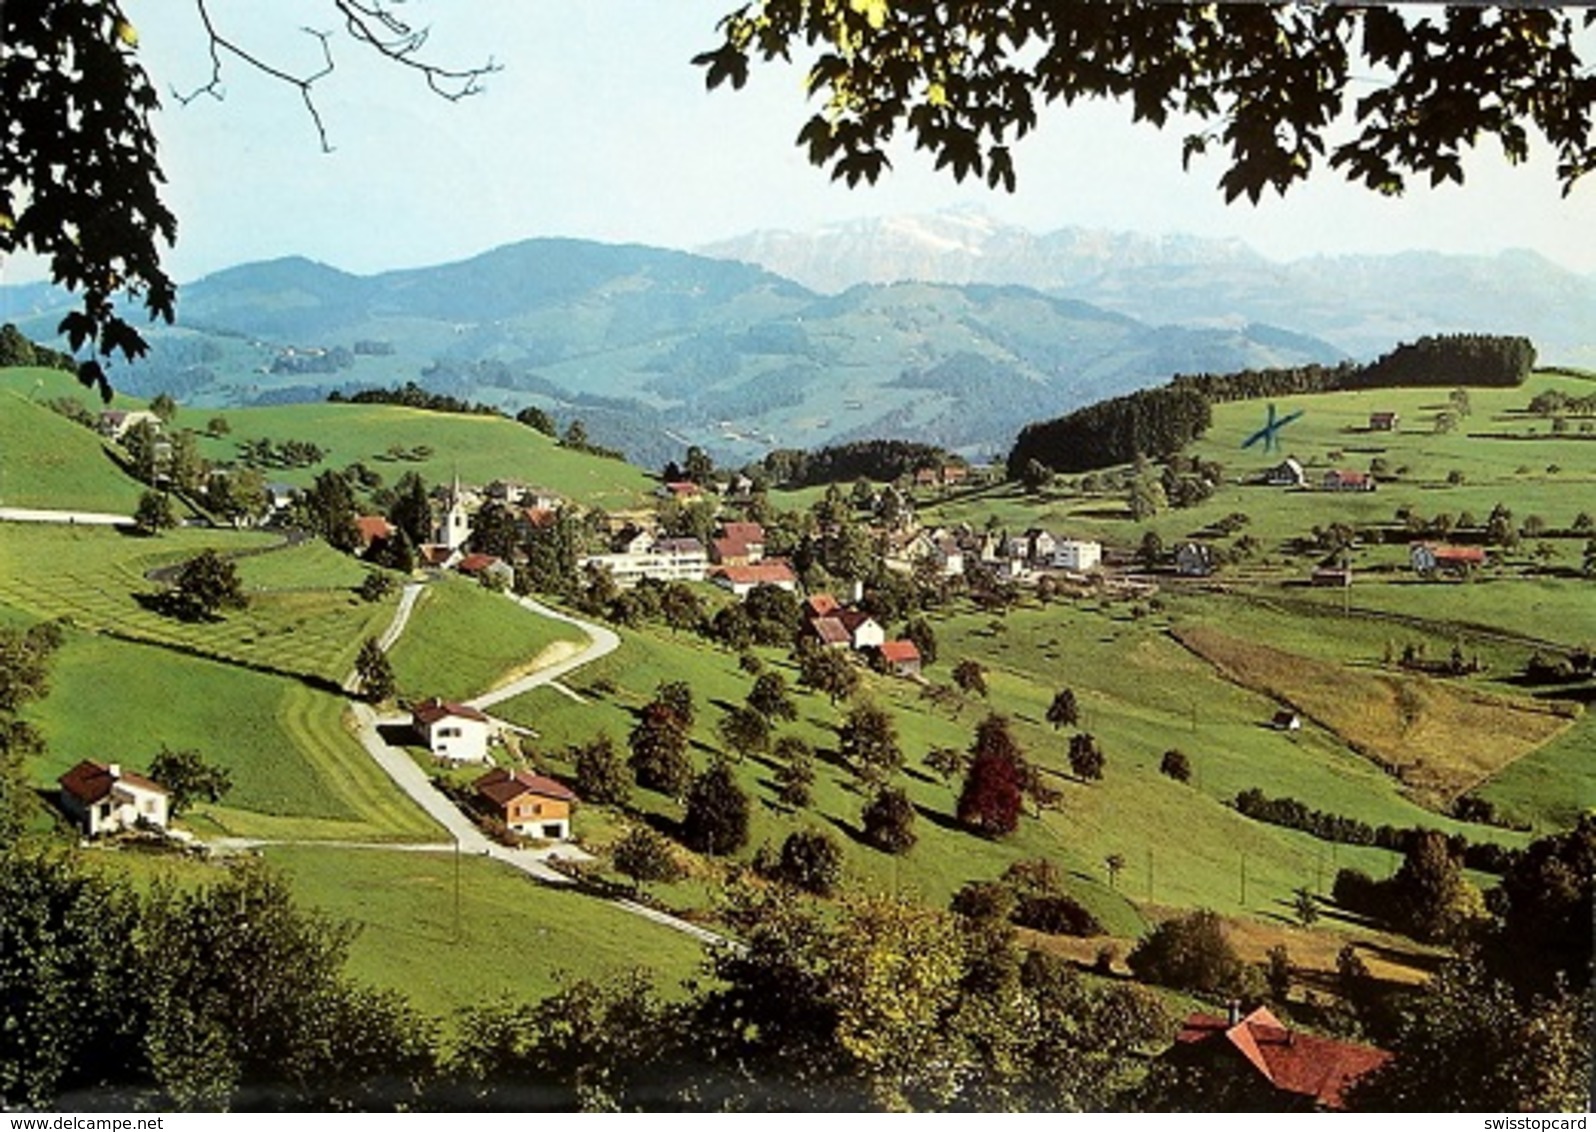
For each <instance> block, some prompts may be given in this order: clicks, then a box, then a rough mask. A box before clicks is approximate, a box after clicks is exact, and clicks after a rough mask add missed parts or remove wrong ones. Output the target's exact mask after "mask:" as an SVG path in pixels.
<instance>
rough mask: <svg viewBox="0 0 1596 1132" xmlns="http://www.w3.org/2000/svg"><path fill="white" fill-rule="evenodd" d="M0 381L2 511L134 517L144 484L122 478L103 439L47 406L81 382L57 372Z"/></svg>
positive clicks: (20, 372)
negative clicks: (24, 509) (32, 509)
mask: <svg viewBox="0 0 1596 1132" xmlns="http://www.w3.org/2000/svg"><path fill="white" fill-rule="evenodd" d="M0 375H3V377H4V380H3V381H0V506H4V507H35V508H46V509H52V510H58V511H101V512H107V513H109V514H113V515H131V514H133V509H134V508H135V507H137V506H138V502H139V495H140V494H141V493H142V491H143V490H144V488H143V485H142V484H140V483H138V482H137V481H135V480H133V479H132V478H130V477H129V476H127V475H126V474H124V473H123V471H122V469H121V467H120V466H119V465H118V464H117V463H116V461H115V460H113V459H112V458H111V455H110V453H109V451H108V450H107V449H106V447H105V444H104V443H103V442H102V441H101V439H100V437H99V436H98V435H96V434H95V433H94V432H92V431H91V430H89V429H87V428H84V427H83V426H82V425H79V424H75V423H73V422H72V421H70V420H68V419H67V418H66V417H63V416H61V415H60V414H59V413H56V412H55V411H53V410H51V409H49V408H47V407H46V406H45V405H44V404H42V403H41V401H43V400H49V399H53V398H55V397H58V396H63V395H66V394H67V393H68V392H70V390H71V389H76V388H77V383H76V382H75V381H73V380H72V379H71V377H69V376H68V375H66V374H64V373H61V372H60V371H58V370H46V369H12V370H3V371H0ZM35 383H38V384H37V386H36V387H35Z"/></svg>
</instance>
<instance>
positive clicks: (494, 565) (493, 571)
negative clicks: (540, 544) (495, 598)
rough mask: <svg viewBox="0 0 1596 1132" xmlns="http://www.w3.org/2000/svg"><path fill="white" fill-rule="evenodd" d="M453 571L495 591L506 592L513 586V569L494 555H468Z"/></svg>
mask: <svg viewBox="0 0 1596 1132" xmlns="http://www.w3.org/2000/svg"><path fill="white" fill-rule="evenodd" d="M455 569H456V570H458V571H460V573H462V574H464V575H466V576H467V577H471V578H475V579H477V580H478V581H479V582H481V583H482V584H483V585H485V586H492V587H494V588H495V589H501V590H507V589H509V588H510V587H511V586H512V585H514V584H515V567H514V566H511V565H510V564H509V563H508V562H506V561H505V560H504V559H502V558H500V557H499V556H498V555H496V554H468V555H466V556H465V557H464V558H462V559H460V561H459V562H458V563H456V564H455Z"/></svg>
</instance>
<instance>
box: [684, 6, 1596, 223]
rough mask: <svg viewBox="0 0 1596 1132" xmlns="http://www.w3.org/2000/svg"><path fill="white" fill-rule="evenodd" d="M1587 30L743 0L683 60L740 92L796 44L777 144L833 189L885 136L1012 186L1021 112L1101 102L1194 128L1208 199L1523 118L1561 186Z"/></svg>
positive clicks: (1384, 182) (1555, 17)
mask: <svg viewBox="0 0 1596 1132" xmlns="http://www.w3.org/2000/svg"><path fill="white" fill-rule="evenodd" d="M1592 22H1596V20H1593V17H1592V15H1591V13H1585V14H1584V16H1583V18H1582V19H1581V18H1580V17H1576V16H1573V15H1571V14H1569V13H1566V12H1563V11H1559V10H1557V9H1547V8H1529V7H1505V8H1463V7H1454V8H1447V9H1440V8H1432V7H1428V6H1426V7H1416V8H1415V9H1414V10H1412V11H1409V12H1403V11H1399V10H1397V9H1395V8H1392V7H1385V6H1369V7H1353V6H1350V5H1331V4H1325V5H1277V4H1235V3H1232V4H1189V5H1183V4H1160V3H1145V2H1140V3H1138V2H1121V3H1080V2H1073V0H1049V2H1043V3H1035V4H1001V5H999V4H986V3H980V2H978V0H958V2H955V3H948V4H889V3H888V2H887V0H847V2H846V3H845V2H843V0H755V2H753V3H749V4H745V5H743V6H742V7H740V8H738V9H736V10H735V11H733V12H732V13H731V14H730V15H728V16H726V18H725V19H724V20H722V21H721V25H720V30H721V33H722V37H723V38H722V42H721V44H720V45H719V46H718V47H716V48H714V49H713V50H710V51H706V52H704V53H703V54H701V55H699V56H698V57H697V58H696V59H695V60H694V62H696V63H697V64H699V65H700V66H702V67H703V68H704V69H705V79H706V81H707V83H708V85H709V86H710V87H711V88H714V87H717V86H720V85H721V84H723V83H725V82H728V81H729V82H730V83H731V84H732V85H733V86H734V87H741V86H742V85H744V84H745V83H746V82H747V81H748V75H749V71H750V66H751V64H753V63H755V62H759V61H769V60H773V59H790V58H792V56H793V55H794V54H795V53H800V52H802V53H804V54H806V55H807V54H808V53H809V52H813V53H814V55H815V58H814V62H813V64H812V65H811V66H810V68H809V73H808V78H807V84H806V85H807V89H808V92H809V94H810V95H811V96H812V97H816V98H818V99H819V101H820V102H821V106H820V109H819V110H817V111H816V112H815V114H814V115H813V116H812V117H811V118H810V119H809V121H808V122H807V123H805V125H804V127H803V129H802V130H801V131H800V133H799V135H798V142H799V144H800V145H803V146H806V147H807V148H808V153H809V160H810V161H811V162H812V163H813V164H815V165H821V166H828V167H829V168H830V169H831V171H832V176H833V178H834V179H841V180H845V181H847V183H848V184H849V185H856V184H858V183H859V182H860V181H866V182H871V183H874V182H875V181H876V179H877V178H878V177H879V176H880V175H881V173H882V171H883V170H884V169H886V168H888V167H889V166H890V165H891V162H890V160H889V159H888V156H887V148H888V145H889V143H891V142H892V140H893V139H894V138H895V137H896V136H897V135H899V134H900V133H902V134H906V135H907V136H908V137H909V138H910V139H912V140H913V142H914V146H915V148H916V149H921V150H928V151H930V153H931V154H932V155H933V157H934V158H935V162H936V167H937V168H938V169H944V168H946V169H951V171H952V173H953V175H954V177H955V178H957V179H959V180H963V179H964V178H965V177H966V176H968V175H970V174H972V173H973V174H975V175H976V176H978V177H982V178H984V179H985V180H986V182H987V183H988V184H989V185H991V186H992V187H994V188H996V187H998V186H1002V187H1004V188H1007V189H1009V190H1011V191H1012V190H1013V188H1014V186H1015V180H1016V177H1015V168H1014V158H1013V155H1012V153H1011V151H1010V146H1011V145H1012V144H1013V143H1014V142H1015V141H1017V140H1019V139H1020V138H1023V137H1024V136H1025V135H1027V134H1028V133H1030V132H1031V131H1032V130H1033V129H1035V127H1036V125H1037V122H1038V114H1039V110H1040V108H1041V107H1042V106H1044V105H1046V104H1048V103H1054V102H1062V103H1064V104H1065V105H1070V104H1073V103H1074V102H1076V101H1077V100H1080V99H1087V98H1105V99H1116V100H1121V101H1124V102H1125V103H1126V104H1127V105H1128V107H1129V109H1130V112H1131V117H1132V120H1133V121H1142V122H1150V123H1152V124H1153V125H1154V126H1157V127H1159V128H1163V127H1165V126H1166V125H1169V124H1171V123H1172V122H1175V121H1177V120H1179V121H1181V122H1182V123H1190V124H1194V127H1195V128H1193V129H1192V131H1191V132H1189V133H1188V134H1187V135H1186V138H1185V142H1184V146H1183V159H1184V161H1185V162H1186V163H1187V164H1189V163H1190V161H1191V158H1192V157H1193V156H1195V155H1198V154H1201V153H1203V152H1205V151H1206V150H1207V149H1208V148H1209V147H1210V146H1221V147H1223V148H1224V149H1226V150H1227V151H1228V167H1227V168H1226V169H1225V171H1224V173H1223V174H1222V175H1221V176H1220V179H1219V184H1220V187H1221V189H1222V190H1223V191H1224V194H1225V199H1226V201H1233V200H1235V199H1237V198H1238V197H1241V196H1246V197H1248V198H1249V199H1251V200H1252V201H1254V202H1256V201H1257V200H1258V199H1259V198H1260V197H1261V196H1262V195H1263V193H1264V191H1265V190H1266V189H1270V188H1273V189H1275V190H1276V191H1277V192H1281V193H1284V192H1285V191H1286V190H1287V189H1288V188H1289V187H1291V186H1292V185H1293V184H1295V183H1296V182H1299V181H1303V180H1306V179H1307V178H1308V177H1309V176H1310V175H1311V174H1312V173H1313V172H1314V171H1315V170H1316V169H1317V168H1319V167H1320V166H1321V165H1322V164H1324V163H1328V165H1329V167H1330V168H1332V169H1335V170H1338V171H1340V172H1342V173H1344V174H1345V175H1346V176H1347V178H1348V179H1349V180H1352V181H1357V182H1361V183H1362V184H1364V185H1365V186H1367V187H1368V188H1371V189H1374V190H1376V191H1378V192H1382V193H1399V192H1401V191H1402V190H1403V189H1404V188H1405V187H1406V185H1407V183H1408V179H1409V178H1410V177H1424V178H1428V180H1429V182H1430V184H1431V185H1438V184H1441V183H1442V182H1443V181H1449V180H1450V181H1456V182H1458V183H1462V181H1463V167H1462V156H1463V152H1464V150H1466V149H1471V148H1473V147H1474V146H1476V145H1477V144H1478V143H1479V142H1480V141H1482V140H1484V139H1487V138H1494V139H1496V141H1497V142H1498V143H1499V145H1500V146H1501V150H1502V153H1503V155H1504V156H1505V157H1506V158H1507V160H1508V161H1510V162H1514V163H1517V162H1519V161H1522V160H1524V159H1525V158H1526V157H1527V156H1528V155H1529V152H1530V134H1531V130H1534V131H1536V132H1538V133H1539V134H1540V135H1541V136H1542V137H1543V138H1544V139H1545V140H1546V142H1547V143H1548V144H1550V145H1551V147H1552V148H1553V150H1554V151H1555V152H1556V154H1557V162H1558V164H1557V175H1558V178H1559V180H1560V181H1561V182H1562V184H1563V187H1564V191H1565V192H1566V191H1567V190H1568V189H1569V188H1570V187H1571V186H1572V185H1573V183H1574V182H1575V181H1576V180H1578V179H1579V177H1581V176H1582V175H1583V174H1585V173H1587V172H1589V171H1590V169H1591V168H1592V165H1593V163H1596V144H1593V139H1592V133H1591V111H1592V106H1593V104H1596V81H1593V80H1592V78H1591V76H1590V74H1589V68H1588V67H1587V66H1586V65H1585V63H1584V61H1583V60H1582V59H1581V56H1580V51H1579V43H1578V37H1579V31H1580V26H1581V24H1582V23H1583V26H1589V25H1590V24H1591V23H1592Z"/></svg>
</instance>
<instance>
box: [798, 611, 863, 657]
mask: <svg viewBox="0 0 1596 1132" xmlns="http://www.w3.org/2000/svg"><path fill="white" fill-rule="evenodd" d="M807 624H808V630H809V635H810V636H811V637H813V638H814V639H815V640H817V641H819V642H820V643H821V644H822V645H823V646H825V647H826V648H836V649H845V648H847V647H848V646H849V645H850V644H852V643H853V638H852V637H851V636H850V635H849V633H848V628H847V626H845V625H844V624H843V623H842V621H841V620H840V619H838V618H837V617H835V616H832V617H815V618H812V619H811V620H810V621H809V622H808V623H807Z"/></svg>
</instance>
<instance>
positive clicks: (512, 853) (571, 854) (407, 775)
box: [344, 584, 730, 944]
mask: <svg viewBox="0 0 1596 1132" xmlns="http://www.w3.org/2000/svg"><path fill="white" fill-rule="evenodd" d="M422 588H423V587H422V586H421V585H419V584H411V585H407V586H405V588H404V590H403V592H402V593H401V594H400V595H399V607H398V608H397V609H396V610H395V611H394V617H393V621H392V622H391V623H390V624H389V626H388V628H387V630H386V631H384V633H383V634H382V636H381V637H380V638H378V644H380V645H381V646H382V648H383V650H384V651H386V650H387V649H388V648H390V647H391V646H392V645H393V643H394V642H395V641H396V640H398V639H399V635H400V634H401V633H402V632H404V628H405V625H406V624H408V622H409V620H410V614H411V612H412V611H413V610H414V609H415V604H416V600H417V598H418V597H419V596H420V594H421V590H422ZM515 600H516V601H517V602H519V603H520V604H521V605H522V606H524V607H525V608H526V609H528V610H529V611H531V612H532V613H535V614H538V615H539V616H543V617H549V618H552V619H554V620H556V621H562V622H564V623H566V624H568V625H574V626H575V627H576V628H578V629H581V630H582V631H583V632H584V633H586V634H587V636H588V644H587V647H586V648H584V649H583V650H582V651H581V652H579V653H577V654H576V655H575V656H571V657H567V658H566V659H565V660H562V661H560V662H559V663H558V664H552V665H550V666H549V667H548V668H545V669H542V670H540V671H538V672H534V673H532V674H530V675H528V676H524V677H522V678H521V679H519V680H516V681H514V682H513V683H510V684H506V685H505V686H504V687H503V688H499V689H496V690H495V691H493V692H490V693H488V694H487V695H485V696H479V697H477V698H476V699H475V700H471V701H468V702H469V703H470V704H471V705H472V706H473V707H479V708H480V707H484V706H487V705H490V704H494V703H498V702H499V701H501V700H507V699H509V698H511V697H512V696H518V695H520V694H521V693H522V692H525V691H526V690H528V689H529V688H536V687H539V686H540V685H543V684H547V683H549V682H550V681H551V680H554V679H555V678H557V677H559V676H563V675H564V674H566V673H567V672H570V671H572V670H574V669H576V668H578V667H580V666H581V665H584V664H587V663H589V662H591V661H594V660H597V659H598V658H599V657H601V656H606V655H608V654H609V653H611V652H614V651H615V649H616V648H617V647H618V646H619V645H620V643H621V641H620V638H619V637H617V636H616V635H615V634H614V633H612V632H611V631H610V630H608V629H606V628H604V627H603V626H602V625H593V624H590V623H588V622H586V621H580V620H578V619H577V618H575V617H570V616H567V615H566V614H563V613H559V612H556V611H555V610H552V609H550V608H549V607H548V606H546V605H543V604H541V603H539V602H536V601H533V600H531V599H530V598H524V597H518V598H516V599H515ZM357 679H358V678H357V677H356V675H355V674H354V673H350V674H349V678H348V679H347V680H346V681H345V682H344V688H345V690H346V691H350V692H351V693H352V691H353V689H354V688H355V686H356V683H357ZM349 708H350V711H351V712H353V713H354V717H355V723H356V734H357V736H358V737H359V739H360V743H361V745H362V746H363V747H365V748H366V753H367V754H369V755H370V756H371V757H372V758H373V759H374V760H375V761H376V763H377V765H378V766H380V767H381V768H382V769H383V771H384V772H386V773H387V775H388V777H389V778H391V779H393V781H394V784H395V785H397V786H398V787H399V789H401V790H403V791H404V792H405V794H406V795H407V796H408V797H409V798H410V799H411V800H412V801H413V802H415V803H416V805H418V806H420V807H421V808H422V809H423V810H424V811H426V813H427V814H429V815H430V816H431V817H432V819H433V820H434V821H436V822H437V823H438V824H439V825H441V826H443V828H444V829H445V830H447V831H448V833H449V836H450V838H451V839H452V841H453V842H454V844H456V845H458V846H459V848H460V851H461V852H462V853H470V854H472V855H473V856H483V857H489V858H492V859H493V860H495V861H502V862H504V863H505V864H506V865H509V866H510V867H511V868H513V869H518V870H520V871H521V872H523V873H526V874H527V875H528V876H531V877H535V878H536V879H538V880H541V881H544V882H545V883H548V884H572V883H574V882H573V881H572V880H571V878H570V877H568V876H566V875H565V874H564V873H561V872H559V871H558V870H557V869H554V868H552V867H551V866H550V865H549V863H548V862H549V861H550V860H551V859H553V858H556V857H558V858H562V859H564V860H569V861H587V860H592V858H591V857H590V856H589V855H588V854H586V853H584V852H582V850H580V849H578V848H576V847H575V846H574V845H555V846H551V847H550V848H547V849H512V848H510V847H508V846H505V845H500V844H499V843H498V842H496V841H492V840H490V839H489V838H488V837H487V836H486V835H485V834H483V832H482V831H481V830H480V829H478V828H477V826H476V825H475V823H473V822H472V821H471V820H470V819H469V818H468V817H466V815H465V814H464V813H462V812H461V811H460V808H459V807H458V806H456V805H455V804H454V803H453V802H452V801H450V800H449V798H448V797H447V796H445V795H444V794H443V792H442V791H440V790H439V789H438V788H437V787H435V786H433V784H432V782H431V780H430V779H428V777H427V774H426V772H425V771H423V770H422V769H421V767H420V766H418V765H416V762H415V760H414V759H412V758H411V757H410V756H409V755H408V754H407V753H406V752H405V751H403V750H401V749H400V748H398V747H391V746H389V745H388V743H387V742H386V741H385V740H384V739H383V737H382V731H381V728H382V727H383V726H385V725H387V726H403V727H408V726H409V724H410V718H409V717H408V716H403V715H394V716H378V715H377V713H376V712H375V711H374V710H373V709H372V707H371V705H370V704H367V703H363V702H362V701H360V700H357V699H354V698H351V699H350V701H349ZM405 848H407V849H412V850H414V849H416V848H418V847H416V846H405ZM440 848H441V847H440ZM613 903H614V904H615V905H616V906H617V907H619V908H622V909H624V910H625V911H627V912H631V913H632V914H633V915H637V916H642V917H644V918H645V919H649V920H652V921H654V922H655V923H657V924H660V925H662V926H664V927H668V928H671V929H672V930H674V931H679V932H682V933H684V934H686V935H690V936H692V937H693V938H694V939H697V940H699V941H701V942H704V943H718V944H726V943H729V942H730V941H728V940H727V939H726V938H725V937H724V936H721V935H717V934H716V933H715V932H712V931H710V930H708V929H707V928H702V927H699V926H698V925H697V924H691V923H688V922H687V921H686V920H681V919H678V918H677V917H675V916H672V915H670V914H668V913H665V912H661V911H659V910H657V909H654V908H649V907H647V906H646V905H642V904H638V903H635V902H634V901H631V900H615V901H613Z"/></svg>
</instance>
